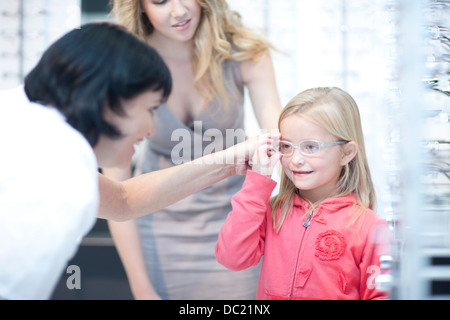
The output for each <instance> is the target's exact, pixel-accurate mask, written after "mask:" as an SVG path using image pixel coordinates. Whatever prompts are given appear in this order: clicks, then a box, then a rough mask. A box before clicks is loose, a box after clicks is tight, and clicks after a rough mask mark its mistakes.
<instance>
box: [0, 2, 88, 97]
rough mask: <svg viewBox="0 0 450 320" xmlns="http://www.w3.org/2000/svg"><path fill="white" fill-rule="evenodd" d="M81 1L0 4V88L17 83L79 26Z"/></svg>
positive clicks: (9, 86)
mask: <svg viewBox="0 0 450 320" xmlns="http://www.w3.org/2000/svg"><path fill="white" fill-rule="evenodd" d="M80 17H81V8H80V0H64V1H58V0H15V1H0V89H7V88H11V87H14V86H17V85H18V84H20V83H21V82H22V80H23V77H24V76H25V75H26V74H27V73H28V72H29V71H30V70H31V68H33V66H34V65H35V64H36V63H37V61H38V59H39V58H40V57H41V55H42V53H43V51H44V50H45V49H46V48H47V47H48V45H50V44H51V43H52V42H53V41H54V40H56V39H57V38H59V37H60V36H61V35H62V34H64V33H65V32H67V31H68V30H70V29H72V28H74V27H76V26H79V25H80Z"/></svg>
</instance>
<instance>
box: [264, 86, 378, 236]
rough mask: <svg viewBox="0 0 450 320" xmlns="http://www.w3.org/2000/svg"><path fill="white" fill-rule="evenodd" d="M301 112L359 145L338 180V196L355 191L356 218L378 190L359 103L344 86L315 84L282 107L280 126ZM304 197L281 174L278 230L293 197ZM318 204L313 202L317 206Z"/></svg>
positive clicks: (275, 205) (275, 211)
mask: <svg viewBox="0 0 450 320" xmlns="http://www.w3.org/2000/svg"><path fill="white" fill-rule="evenodd" d="M291 115H298V116H301V117H302V118H304V119H306V120H308V121H311V122H314V123H315V124H317V125H319V126H320V127H322V128H324V129H325V130H327V131H328V132H330V133H331V134H332V135H334V136H335V137H336V138H337V139H338V140H345V141H354V142H356V143H357V145H358V152H357V154H356V156H355V157H354V158H353V159H352V160H351V161H350V162H349V163H348V164H347V165H345V166H344V167H343V168H342V171H341V175H340V177H339V181H338V190H339V192H338V194H337V195H333V196H336V197H339V196H343V195H347V194H349V193H354V194H355V195H356V198H357V200H356V203H355V204H354V207H357V208H358V210H355V211H354V213H355V214H354V215H353V217H352V219H351V222H354V221H356V220H357V219H358V217H359V216H360V215H361V214H362V213H363V212H364V211H365V210H366V209H367V208H370V209H372V210H374V209H375V202H376V200H375V190H374V187H373V183H372V178H371V176H370V170H369V165H368V162H367V157H366V151H365V146H364V137H363V132H362V127H361V119H360V114H359V110H358V106H357V105H356V102H355V101H354V100H353V98H352V97H351V96H350V95H349V94H348V93H347V92H345V91H343V90H342V89H339V88H336V87H332V88H313V89H309V90H306V91H303V92H301V93H299V94H298V95H296V96H295V97H294V98H292V99H291V101H289V102H288V104H287V105H286V107H285V108H284V109H283V111H282V113H281V115H280V117H279V120H278V127H279V128H280V124H281V122H282V121H283V119H285V118H286V117H288V116H291ZM299 130H301V129H299ZM295 196H299V197H301V190H299V189H298V188H297V187H296V186H295V185H294V184H293V182H292V181H291V180H290V179H289V178H288V177H287V176H286V174H285V173H284V172H282V174H281V182H280V190H279V193H278V195H276V196H275V197H273V198H272V199H271V201H270V204H271V208H272V220H273V228H274V229H275V230H276V232H279V230H280V229H281V226H282V224H283V222H284V220H285V219H286V217H287V216H288V215H289V214H290V213H291V211H292V207H293V203H294V197H295ZM317 205H318V204H311V210H314V208H315V206H317Z"/></svg>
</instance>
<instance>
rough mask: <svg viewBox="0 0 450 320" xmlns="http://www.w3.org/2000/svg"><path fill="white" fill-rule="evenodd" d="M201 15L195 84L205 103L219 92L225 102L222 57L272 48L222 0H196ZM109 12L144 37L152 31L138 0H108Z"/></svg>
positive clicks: (246, 56)
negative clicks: (110, 8)
mask: <svg viewBox="0 0 450 320" xmlns="http://www.w3.org/2000/svg"><path fill="white" fill-rule="evenodd" d="M197 2H198V4H199V5H200V7H201V9H202V17H201V20H200V23H199V26H198V28H197V31H196V34H195V39H194V43H195V49H194V58H193V61H192V66H193V70H194V84H195V86H196V88H197V89H198V90H199V92H200V93H201V94H202V96H203V97H204V98H205V106H207V105H208V104H209V102H210V101H211V100H212V99H213V98H214V96H215V95H216V94H217V93H218V94H219V96H220V98H221V99H222V100H223V101H224V102H225V106H227V105H228V100H229V99H228V96H227V93H226V90H225V83H224V77H223V63H224V62H225V60H233V61H245V60H256V59H257V58H258V57H259V56H261V54H263V53H265V52H267V51H268V50H269V49H275V48H274V47H273V46H272V45H271V44H270V43H269V42H268V41H267V40H266V39H265V38H264V37H263V36H260V35H259V34H258V33H257V32H255V30H252V29H249V28H247V27H245V26H244V25H243V23H242V21H241V16H240V14H239V13H237V12H236V11H233V10H231V9H230V8H229V6H228V4H227V2H226V1H225V0H197ZM110 6H111V7H112V10H111V14H112V15H113V16H115V18H116V20H117V22H118V23H120V24H122V25H123V26H125V27H126V28H127V29H128V30H129V31H130V32H131V33H133V34H134V35H136V36H137V37H138V38H140V39H141V40H143V41H145V40H146V38H147V37H148V35H150V34H151V33H152V32H153V26H152V24H151V23H150V21H149V19H148V17H147V15H146V14H145V13H144V12H142V9H141V1H140V0H110Z"/></svg>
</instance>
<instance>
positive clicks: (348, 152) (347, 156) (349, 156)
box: [341, 141, 358, 166]
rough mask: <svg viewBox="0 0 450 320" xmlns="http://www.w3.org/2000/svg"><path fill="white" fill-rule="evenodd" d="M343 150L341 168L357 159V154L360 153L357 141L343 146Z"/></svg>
mask: <svg viewBox="0 0 450 320" xmlns="http://www.w3.org/2000/svg"><path fill="white" fill-rule="evenodd" d="M342 149H343V153H342V159H341V166H345V165H346V164H348V163H349V162H350V161H352V160H353V158H354V157H356V154H357V153H358V144H357V143H356V142H355V141H349V142H347V143H346V144H344V145H343V147H342Z"/></svg>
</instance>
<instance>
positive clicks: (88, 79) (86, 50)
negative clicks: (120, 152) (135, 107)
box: [25, 23, 172, 146]
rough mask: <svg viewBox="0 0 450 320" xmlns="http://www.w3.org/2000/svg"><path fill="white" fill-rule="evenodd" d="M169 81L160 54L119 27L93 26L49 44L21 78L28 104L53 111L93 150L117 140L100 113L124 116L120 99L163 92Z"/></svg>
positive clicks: (115, 131) (167, 91)
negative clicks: (104, 140)
mask: <svg viewBox="0 0 450 320" xmlns="http://www.w3.org/2000/svg"><path fill="white" fill-rule="evenodd" d="M171 89H172V78H171V75H170V72H169V69H168V68H167V66H166V64H165V63H164V61H163V60H162V58H161V57H160V56H159V55H158V53H157V52H156V51H155V50H154V49H153V48H151V47H150V46H148V45H147V44H145V43H143V42H141V41H140V40H138V39H137V38H135V37H134V36H133V35H131V34H130V33H128V32H127V31H125V29H123V28H122V27H120V26H117V25H114V24H111V23H91V24H86V25H84V26H82V27H81V28H79V29H75V30H72V31H70V32H69V33H67V34H66V35H64V36H63V37H62V38H60V39H59V40H57V41H56V42H55V43H54V44H52V45H51V46H50V47H49V48H48V49H47V50H46V51H45V52H44V54H43V56H42V58H41V59H40V61H39V62H38V64H37V65H36V67H35V68H34V69H33V70H32V71H31V72H30V73H29V74H28V75H27V76H26V78H25V92H26V94H27V96H28V98H29V99H30V101H33V102H37V103H40V104H43V105H48V106H53V107H56V108H57V109H58V110H59V111H60V112H61V113H63V114H64V116H65V117H66V121H67V122H68V123H69V124H70V125H71V126H72V127H74V128H75V129H76V130H78V131H79V132H81V133H82V134H83V135H84V136H85V137H86V139H87V140H88V142H89V143H90V145H91V146H95V145H96V144H97V142H98V139H99V136H100V135H101V134H105V135H107V136H110V137H120V136H121V132H120V131H119V130H118V129H117V128H115V127H114V126H113V125H111V124H109V123H108V122H106V121H105V120H104V119H103V114H104V108H110V109H111V110H112V111H114V112H115V113H116V114H118V115H121V116H126V110H124V109H123V108H122V105H121V103H120V99H131V98H133V97H135V96H136V95H138V94H140V93H143V92H144V91H147V90H153V91H159V90H162V94H163V99H164V100H166V99H167V97H168V96H169V94H170V91H171Z"/></svg>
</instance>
